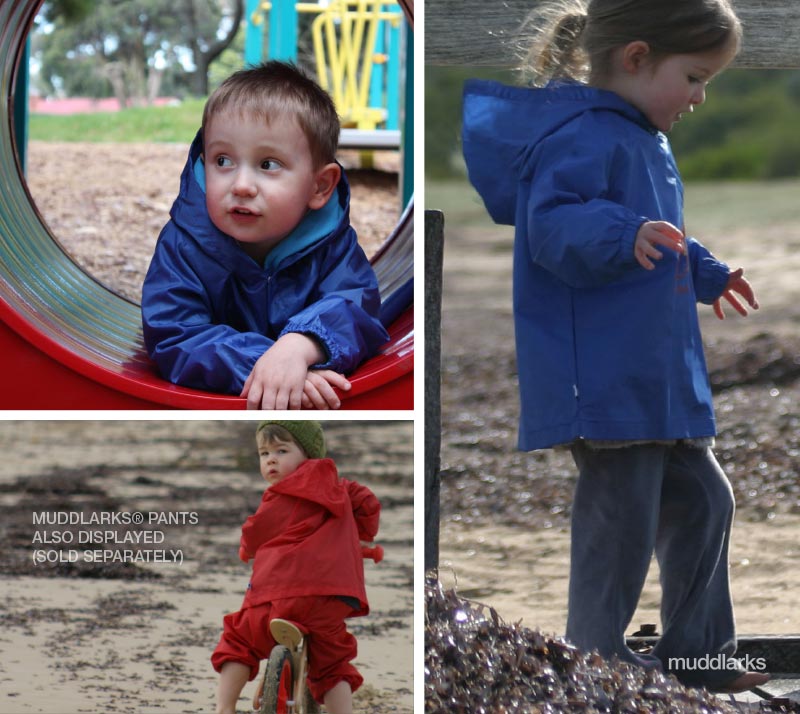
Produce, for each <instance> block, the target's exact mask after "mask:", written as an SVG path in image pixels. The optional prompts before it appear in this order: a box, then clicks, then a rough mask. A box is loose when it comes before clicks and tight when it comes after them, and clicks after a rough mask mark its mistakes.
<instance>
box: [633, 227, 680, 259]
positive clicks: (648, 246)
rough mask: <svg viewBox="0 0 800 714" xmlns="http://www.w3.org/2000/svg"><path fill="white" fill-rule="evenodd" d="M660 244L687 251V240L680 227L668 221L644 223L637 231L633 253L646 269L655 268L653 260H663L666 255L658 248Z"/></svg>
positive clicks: (678, 251)
mask: <svg viewBox="0 0 800 714" xmlns="http://www.w3.org/2000/svg"><path fill="white" fill-rule="evenodd" d="M658 245H661V246H664V247H665V248H670V249H671V250H674V251H675V252H676V253H685V252H686V241H685V240H684V236H683V231H681V230H680V229H679V228H676V227H675V226H673V225H672V224H671V223H667V221H647V222H646V223H642V225H641V226H639V230H638V231H637V233H636V242H635V243H634V246H633V254H634V256H635V257H636V260H637V261H638V263H639V265H641V266H642V267H643V268H644V269H645V270H653V268H655V267H656V266H655V265H654V263H653V260H661V258H663V257H664V254H663V253H662V252H661V251H660V250H658V248H656V246H658Z"/></svg>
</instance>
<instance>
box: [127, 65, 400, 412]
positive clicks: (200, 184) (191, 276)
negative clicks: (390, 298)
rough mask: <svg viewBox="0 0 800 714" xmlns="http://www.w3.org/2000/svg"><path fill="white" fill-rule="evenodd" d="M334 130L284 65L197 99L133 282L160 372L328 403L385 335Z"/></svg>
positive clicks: (257, 398) (310, 89) (310, 92)
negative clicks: (177, 166)
mask: <svg viewBox="0 0 800 714" xmlns="http://www.w3.org/2000/svg"><path fill="white" fill-rule="evenodd" d="M338 137H339V118H338V116H337V114H336V109H335V107H334V105H333V102H332V100H331V98H330V97H329V96H328V95H327V94H326V93H325V92H324V91H323V90H322V89H321V88H320V87H319V86H318V85H317V84H316V83H315V82H313V81H312V80H311V79H309V78H308V77H306V76H305V75H304V74H303V73H302V72H300V71H299V70H298V69H297V68H296V67H294V66H292V65H289V64H285V63H281V62H267V63H266V64H263V65H261V66H259V67H256V68H252V69H246V70H242V71H240V72H236V73H235V74H233V75H232V76H231V77H229V78H228V79H227V80H226V81H225V82H223V84H222V85H220V87H219V88H218V89H217V90H216V91H215V92H214V93H213V94H212V95H211V96H210V97H209V99H208V102H207V103H206V106H205V109H204V112H203V122H202V127H201V129H200V131H199V132H198V135H197V137H196V138H195V140H194V142H193V144H192V147H191V149H190V151H189V160H188V162H187V164H186V167H185V168H184V170H183V174H182V176H181V187H180V193H179V195H178V198H177V199H176V200H175V203H174V204H173V206H172V210H171V211H170V216H171V220H170V221H169V222H168V223H167V225H166V226H165V227H164V229H163V230H162V231H161V235H160V237H159V240H158V244H157V245H156V249H155V253H154V255H153V258H152V261H151V263H150V268H149V270H148V273H147V276H146V278H145V281H144V286H143V288H142V321H143V326H144V340H145V344H146V346H147V350H148V353H149V354H150V357H151V358H152V359H153V360H155V362H156V363H157V365H158V368H159V370H160V371H161V373H162V375H163V376H164V377H165V378H166V379H169V380H170V381H171V382H174V383H177V384H182V385H184V386H188V387H195V388H198V389H208V390H211V391H218V392H225V393H229V394H240V395H241V396H243V397H247V406H248V408H250V409H258V408H262V409H299V408H301V407H306V408H308V407H316V408H319V409H325V408H337V407H338V406H339V398H338V397H337V395H336V393H335V392H334V390H333V387H337V388H339V389H342V390H345V391H346V390H347V389H349V387H350V385H349V383H348V382H347V380H346V379H345V377H344V374H345V373H349V372H351V371H353V370H354V369H355V368H356V367H357V366H358V364H359V363H360V362H361V361H363V360H364V359H365V358H367V357H369V356H370V355H372V354H374V353H375V352H376V351H377V349H378V348H379V347H380V345H382V344H383V343H384V342H386V340H387V339H388V335H387V333H386V330H385V329H384V328H383V326H382V325H381V323H380V321H379V319H378V309H379V307H380V297H379V294H378V287H377V280H376V278H375V274H374V273H373V271H372V268H371V266H370V265H369V262H368V261H367V259H366V256H365V255H364V252H363V250H362V249H361V248H360V246H359V245H358V242H357V239H356V234H355V231H354V230H353V229H352V228H351V227H350V223H349V198H350V193H349V187H348V184H347V180H346V178H345V177H344V174H343V173H342V168H341V166H340V165H339V164H338V163H337V162H336V158H335V154H336V148H337V143H338Z"/></svg>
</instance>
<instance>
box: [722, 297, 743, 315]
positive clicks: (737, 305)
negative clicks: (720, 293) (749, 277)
mask: <svg viewBox="0 0 800 714" xmlns="http://www.w3.org/2000/svg"><path fill="white" fill-rule="evenodd" d="M724 296H725V299H726V300H727V301H728V302H729V303H730V304H731V305H732V306H733V309H734V310H736V312H738V313H739V314H740V315H741V316H742V317H747V308H746V307H745V306H744V305H742V303H740V302H739V298H737V297H736V295H734V294H733V293H732V292H731V291H730V290H726V291H725V293H724Z"/></svg>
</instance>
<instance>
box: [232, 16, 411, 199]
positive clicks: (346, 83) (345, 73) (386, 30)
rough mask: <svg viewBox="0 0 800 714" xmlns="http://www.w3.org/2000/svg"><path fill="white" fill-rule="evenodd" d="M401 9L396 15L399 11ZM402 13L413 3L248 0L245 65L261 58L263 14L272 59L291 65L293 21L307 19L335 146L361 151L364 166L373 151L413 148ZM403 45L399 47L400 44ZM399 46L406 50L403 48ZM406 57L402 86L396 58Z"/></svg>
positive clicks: (405, 174)
mask: <svg viewBox="0 0 800 714" xmlns="http://www.w3.org/2000/svg"><path fill="white" fill-rule="evenodd" d="M401 7H402V11H401ZM403 12H405V13H406V15H407V16H408V17H410V16H411V15H412V13H413V3H410V2H403V1H402V0H400V1H399V2H398V0H330V1H329V2H327V3H317V2H298V3H295V2H294V0H267V1H264V0H249V2H248V5H247V15H246V17H247V30H246V35H245V63H246V64H250V65H254V64H257V63H258V62H260V61H261V59H262V52H263V31H262V26H263V24H264V17H268V18H269V21H268V25H269V43H268V48H269V49H268V54H269V57H270V58H271V59H280V60H289V61H296V60H297V54H298V51H297V36H298V30H297V26H298V17H299V15H301V14H313V15H315V18H314V20H313V21H312V23H311V34H312V38H313V46H314V56H315V61H316V69H317V80H318V81H319V83H320V85H321V86H322V87H323V88H324V89H325V90H326V91H328V92H329V93H330V94H331V96H332V97H333V100H334V102H335V104H336V108H337V110H338V112H339V115H340V117H341V119H342V132H341V136H340V138H339V146H340V147H343V148H351V149H360V150H362V153H361V162H362V166H364V167H366V168H370V167H371V166H372V161H373V155H372V153H371V150H379V149H397V148H398V147H401V148H402V145H403V143H405V145H406V146H411V145H412V140H413V131H412V128H411V124H412V122H411V117H413V93H412V92H411V91H410V89H411V87H413V56H412V55H413V53H412V52H411V51H410V48H411V46H412V42H411V37H412V33H411V31H410V30H409V31H408V32H406V33H405V35H404V34H403V30H405V29H406V28H404V26H403V23H402V18H403ZM403 40H405V42H404V41H403ZM403 46H406V47H407V48H409V49H406V50H405V52H403V51H402V48H403ZM403 54H404V55H405V82H404V83H403V82H402V81H401V56H402V55H403ZM403 84H405V88H406V89H405V94H404V97H403V99H404V102H405V117H406V118H405V121H404V127H403V129H404V131H403V132H402V133H401V131H400V129H399V127H400V115H401V113H402V112H401V109H400V88H401V86H402V85H403ZM412 175H413V152H411V151H405V152H403V170H402V175H401V188H402V197H403V204H402V205H405V204H406V203H407V202H408V201H409V200H410V197H411V194H412V188H411V176H412Z"/></svg>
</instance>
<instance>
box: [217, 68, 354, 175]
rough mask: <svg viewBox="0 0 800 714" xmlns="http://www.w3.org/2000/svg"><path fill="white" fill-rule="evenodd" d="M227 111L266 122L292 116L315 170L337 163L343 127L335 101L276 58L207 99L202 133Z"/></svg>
mask: <svg viewBox="0 0 800 714" xmlns="http://www.w3.org/2000/svg"><path fill="white" fill-rule="evenodd" d="M223 112H236V113H238V114H239V115H240V116H247V117H251V118H253V119H256V120H260V121H263V122H265V123H266V124H269V123H270V122H272V121H278V120H280V119H284V118H286V117H291V118H293V119H295V120H296V121H297V123H298V124H299V126H300V129H301V130H302V132H303V134H305V137H306V140H307V141H308V145H309V148H310V149H311V158H312V161H313V163H314V168H319V167H321V166H324V165H325V164H329V163H333V162H334V161H336V149H337V147H338V144H339V130H340V124H339V115H338V114H337V113H336V107H335V106H334V104H333V100H332V99H331V97H330V95H329V94H328V93H327V92H326V91H325V90H324V89H322V87H320V86H319V85H318V84H317V83H316V82H315V81H314V80H313V79H311V78H310V77H308V76H307V75H306V74H305V73H304V72H303V71H302V70H300V69H299V68H298V67H296V66H295V65H293V64H289V63H287V62H278V61H276V60H272V61H269V62H264V63H263V64H260V65H258V66H256V67H249V68H247V69H242V70H239V71H238V72H234V73H233V74H232V75H231V76H230V77H228V78H227V79H226V80H225V81H224V82H223V83H222V84H221V85H220V86H219V87H217V89H216V90H214V92H212V94H211V96H210V97H209V98H208V101H207V102H206V105H205V108H204V109H203V124H202V129H203V130H205V128H206V127H207V126H208V123H209V121H210V120H211V119H212V118H213V117H215V116H217V115H218V114H220V113H223Z"/></svg>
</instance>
